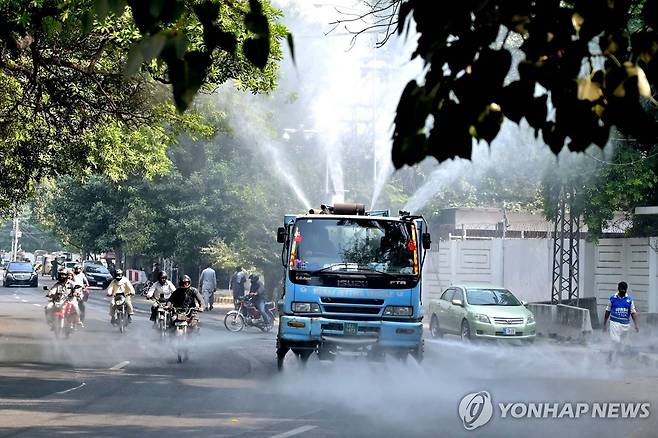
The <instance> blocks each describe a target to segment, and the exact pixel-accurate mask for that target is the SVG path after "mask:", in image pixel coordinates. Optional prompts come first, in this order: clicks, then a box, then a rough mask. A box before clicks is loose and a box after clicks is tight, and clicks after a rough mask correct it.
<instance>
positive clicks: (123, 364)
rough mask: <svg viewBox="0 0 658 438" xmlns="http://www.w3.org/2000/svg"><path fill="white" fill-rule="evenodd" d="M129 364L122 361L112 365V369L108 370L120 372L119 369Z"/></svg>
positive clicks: (127, 361) (126, 361)
mask: <svg viewBox="0 0 658 438" xmlns="http://www.w3.org/2000/svg"><path fill="white" fill-rule="evenodd" d="M129 363H130V361H129V360H124V361H123V362H119V363H118V364H116V365H114V366H113V367H112V368H110V370H112V371H117V370H120V369H121V368H123V367H125V366H126V365H128V364H129Z"/></svg>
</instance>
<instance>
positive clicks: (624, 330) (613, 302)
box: [603, 281, 640, 362]
mask: <svg viewBox="0 0 658 438" xmlns="http://www.w3.org/2000/svg"><path fill="white" fill-rule="evenodd" d="M627 292H628V284H626V282H624V281H622V282H621V283H619V284H618V285H617V293H616V294H615V295H612V296H611V297H610V302H609V303H608V306H607V307H606V308H605V317H604V318H603V331H606V328H607V325H608V319H609V320H610V329H609V332H610V340H611V341H612V343H613V345H614V348H613V350H612V351H610V355H609V357H608V361H610V362H612V358H613V355H614V354H615V352H618V351H619V350H621V349H622V348H623V347H624V342H625V341H626V339H627V338H628V332H629V328H630V322H631V318H632V319H633V323H634V325H635V331H636V332H638V331H640V326H639V325H638V322H637V311H636V310H635V303H634V302H633V297H631V296H630V295H628V294H627Z"/></svg>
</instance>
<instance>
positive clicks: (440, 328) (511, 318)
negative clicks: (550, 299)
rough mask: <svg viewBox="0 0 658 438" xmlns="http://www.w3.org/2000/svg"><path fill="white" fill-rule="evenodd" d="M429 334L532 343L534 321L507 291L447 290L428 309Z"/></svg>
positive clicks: (475, 287)
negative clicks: (519, 340)
mask: <svg viewBox="0 0 658 438" xmlns="http://www.w3.org/2000/svg"><path fill="white" fill-rule="evenodd" d="M429 316H430V332H431V334H432V336H434V337H440V336H442V335H443V334H444V333H450V334H455V335H458V336H460V337H461V338H462V339H463V340H473V339H521V340H524V341H526V342H533V341H534V339H535V335H536V324H535V317H534V315H533V314H532V312H531V311H530V310H528V309H526V307H525V305H524V303H522V302H521V301H519V299H518V298H516V297H515V296H514V294H513V293H512V292H510V291H509V290H507V289H504V288H499V287H493V286H451V287H449V288H448V289H446V290H445V292H443V294H442V295H441V298H439V299H438V300H433V301H431V302H430V305H429Z"/></svg>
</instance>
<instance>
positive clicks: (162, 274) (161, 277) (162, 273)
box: [158, 271, 167, 281]
mask: <svg viewBox="0 0 658 438" xmlns="http://www.w3.org/2000/svg"><path fill="white" fill-rule="evenodd" d="M158 280H160V281H163V280H164V281H167V273H166V272H165V271H160V273H159V274H158Z"/></svg>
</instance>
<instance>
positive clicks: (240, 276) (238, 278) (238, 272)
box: [228, 266, 247, 309]
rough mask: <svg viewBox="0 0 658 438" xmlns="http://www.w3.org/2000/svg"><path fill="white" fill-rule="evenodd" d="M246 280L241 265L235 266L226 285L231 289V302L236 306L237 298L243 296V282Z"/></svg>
mask: <svg viewBox="0 0 658 438" xmlns="http://www.w3.org/2000/svg"><path fill="white" fill-rule="evenodd" d="M246 281H247V274H246V273H245V272H244V270H243V269H242V266H238V267H236V268H235V271H234V272H233V275H231V279H230V280H229V283H228V287H229V289H231V291H233V304H234V306H235V308H236V309H237V308H238V300H240V299H242V297H244V284H245V283H246Z"/></svg>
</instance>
